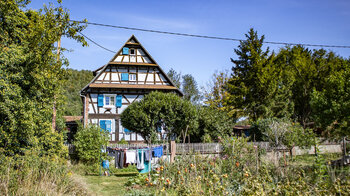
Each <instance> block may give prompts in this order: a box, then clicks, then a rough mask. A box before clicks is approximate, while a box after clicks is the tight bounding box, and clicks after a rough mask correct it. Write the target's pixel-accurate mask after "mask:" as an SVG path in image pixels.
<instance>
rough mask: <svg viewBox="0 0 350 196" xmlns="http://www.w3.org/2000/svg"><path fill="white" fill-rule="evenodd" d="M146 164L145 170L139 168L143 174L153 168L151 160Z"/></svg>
mask: <svg viewBox="0 0 350 196" xmlns="http://www.w3.org/2000/svg"><path fill="white" fill-rule="evenodd" d="M144 166H145V168H144V169H143V170H139V173H141V174H144V173H148V172H149V171H150V169H151V162H150V161H145V162H144Z"/></svg>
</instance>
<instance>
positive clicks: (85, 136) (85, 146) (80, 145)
mask: <svg viewBox="0 0 350 196" xmlns="http://www.w3.org/2000/svg"><path fill="white" fill-rule="evenodd" d="M108 141H109V133H108V132H107V131H104V130H101V129H100V128H99V127H97V126H93V125H90V126H87V127H86V128H84V127H83V126H82V125H79V127H78V131H77V133H76V135H75V141H74V143H73V144H74V146H75V151H76V153H77V157H78V159H79V161H80V162H82V163H84V164H95V163H99V161H100V159H103V160H105V159H106V158H107V154H106V153H103V152H101V148H103V147H104V148H105V147H106V146H107V144H108Z"/></svg>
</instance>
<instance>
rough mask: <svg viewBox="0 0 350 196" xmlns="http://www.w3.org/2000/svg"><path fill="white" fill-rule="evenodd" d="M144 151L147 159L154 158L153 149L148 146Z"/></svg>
mask: <svg viewBox="0 0 350 196" xmlns="http://www.w3.org/2000/svg"><path fill="white" fill-rule="evenodd" d="M144 153H145V161H150V160H151V158H152V151H151V150H150V149H148V148H147V149H145V150H144Z"/></svg>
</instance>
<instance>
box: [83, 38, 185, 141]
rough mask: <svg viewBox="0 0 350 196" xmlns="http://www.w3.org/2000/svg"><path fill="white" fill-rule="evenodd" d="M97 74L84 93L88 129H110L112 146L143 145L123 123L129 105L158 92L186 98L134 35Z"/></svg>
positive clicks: (140, 139) (85, 122) (95, 72)
mask: <svg viewBox="0 0 350 196" xmlns="http://www.w3.org/2000/svg"><path fill="white" fill-rule="evenodd" d="M93 74H94V76H95V77H94V78H93V80H92V81H91V82H90V83H89V84H88V85H86V86H85V87H84V88H83V89H82V90H81V92H80V95H81V97H82V101H83V106H84V107H83V122H84V126H86V125H87V124H94V125H97V126H100V127H101V128H102V129H105V130H108V131H109V132H110V142H111V143H114V142H118V141H120V140H122V139H124V140H126V141H128V142H130V143H135V142H143V138H142V137H141V136H140V135H138V134H136V133H133V132H132V130H127V129H126V128H124V127H123V126H122V125H121V123H120V114H121V113H122V112H123V110H124V109H125V108H126V107H128V105H130V104H131V103H133V102H134V101H136V100H140V99H142V98H143V96H144V95H145V94H147V93H149V92H151V91H155V90H156V91H162V92H173V93H177V94H179V95H180V96H181V95H182V92H181V91H180V90H179V89H178V88H177V87H176V86H175V85H174V83H173V82H172V81H171V80H170V79H169V77H168V76H167V75H166V73H165V72H164V71H163V70H162V69H161V68H160V66H159V65H158V64H157V63H156V61H155V60H154V59H153V58H152V57H151V55H150V54H149V53H148V52H147V50H146V49H145V48H144V47H143V46H142V45H141V43H140V42H139V41H138V40H137V39H136V37H135V36H134V35H132V36H131V37H130V38H129V39H128V40H127V41H126V43H125V44H124V45H123V46H122V47H121V48H120V50H119V51H118V52H117V53H116V54H115V55H114V56H113V58H112V59H111V60H110V61H109V62H108V63H107V64H106V65H104V66H102V67H100V68H98V69H97V70H95V71H94V72H93Z"/></svg>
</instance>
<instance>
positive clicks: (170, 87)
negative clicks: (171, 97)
mask: <svg viewBox="0 0 350 196" xmlns="http://www.w3.org/2000/svg"><path fill="white" fill-rule="evenodd" d="M130 45H133V46H137V47H140V48H141V49H142V50H143V51H144V52H145V54H146V56H147V57H148V58H149V59H150V60H151V62H152V63H144V62H142V63H141V62H133V63H125V62H115V61H114V60H115V59H116V58H117V56H118V55H119V54H121V52H122V50H123V48H124V47H126V46H130ZM112 64H117V65H132V66H152V67H153V66H154V67H157V68H158V69H159V72H160V73H161V74H162V75H163V76H164V77H165V78H166V79H167V80H168V81H169V83H170V84H171V85H167V86H162V85H151V86H153V87H150V88H147V87H146V86H147V85H135V84H130V85H125V84H110V85H108V84H100V85H98V84H92V83H93V82H94V81H96V80H97V78H98V77H99V76H100V75H101V74H102V73H103V71H104V70H105V69H106V68H107V66H108V65H112ZM93 73H94V76H95V77H94V78H93V79H92V80H91V82H90V83H89V84H87V85H86V86H85V87H84V88H83V89H82V90H81V91H80V93H83V92H84V91H86V90H87V88H88V87H95V88H96V87H97V88H127V86H129V87H130V88H138V87H140V86H142V87H145V89H159V90H160V89H168V90H175V91H176V92H177V93H178V94H180V95H181V96H183V92H182V91H181V90H180V89H178V88H177V87H176V85H175V84H174V82H173V81H172V80H171V79H170V78H169V76H168V75H167V74H166V73H165V72H164V71H163V69H162V68H161V67H160V66H159V65H158V64H157V62H156V61H155V60H154V59H153V57H152V56H151V55H150V54H149V53H148V51H147V50H146V49H145V48H144V47H143V46H142V44H141V43H140V42H139V41H138V40H137V38H136V37H135V36H134V35H131V37H130V38H129V39H128V40H127V41H126V42H125V43H124V45H123V46H122V47H121V48H120V49H119V50H118V52H117V53H116V54H115V55H114V56H113V58H112V59H111V60H110V61H109V62H108V63H107V64H106V65H103V66H101V67H99V68H98V69H96V70H95V71H94V72H93ZM157 86H159V87H157Z"/></svg>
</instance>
